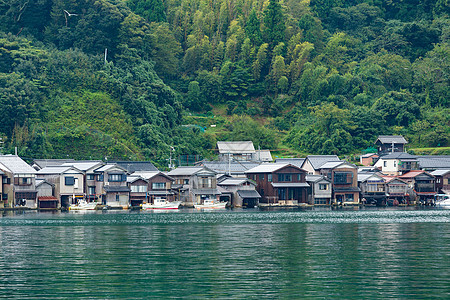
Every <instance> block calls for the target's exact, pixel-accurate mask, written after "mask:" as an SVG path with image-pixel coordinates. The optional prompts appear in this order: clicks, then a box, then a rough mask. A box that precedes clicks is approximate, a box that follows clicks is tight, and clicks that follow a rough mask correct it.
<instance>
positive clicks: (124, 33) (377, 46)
mask: <svg viewBox="0 0 450 300" xmlns="http://www.w3.org/2000/svg"><path fill="white" fill-rule="evenodd" d="M449 13H450V3H449V1H447V0H437V1H430V0H422V1H419V0H405V1H379V0H366V1H364V0H359V1H358V0H353V1H351V0H350V1H343V0H326V1H325V0H311V1H301V0H295V1H294V0H286V1H279V0H268V1H260V0H257V1H256V0H215V1H211V0H166V1H163V0H126V1H125V0H122V1H120V0H82V1H75V0H36V1H29V0H4V1H1V3H0V113H1V116H2V118H1V119H0V135H1V136H2V137H3V141H4V142H5V143H4V144H3V146H4V147H5V148H6V149H5V150H6V151H7V152H11V151H12V149H13V148H14V147H15V146H17V147H18V149H19V153H20V154H21V155H23V156H26V157H32V158H62V157H66V156H69V157H73V158H78V159H82V158H84V159H89V158H92V159H94V158H95V159H104V158H105V157H108V158H111V159H151V160H153V161H154V162H156V163H157V164H159V165H166V159H167V158H168V157H169V152H170V147H171V146H174V147H175V152H176V153H175V154H177V155H181V154H201V155H203V156H205V157H208V156H210V155H211V154H212V151H211V150H210V149H212V148H214V145H215V142H216V140H222V139H230V140H232V139H239V140H243V139H245V140H253V141H254V143H255V145H256V146H260V147H261V148H269V149H285V150H284V151H283V153H292V154H295V153H301V154H306V153H315V154H351V153H358V152H360V151H362V150H364V149H366V148H368V147H370V146H371V145H372V143H373V141H374V138H375V137H376V136H377V135H379V134H403V135H405V136H406V137H407V138H408V140H409V141H410V143H411V145H413V146H421V147H436V146H448V145H449V136H450V126H449V125H450V124H449V123H450V109H449V94H450V89H449V70H450V48H449V35H450V20H449ZM182 125H184V126H182ZM186 125H188V126H186ZM209 125H216V127H209ZM199 127H200V128H199ZM204 128H206V131H204Z"/></svg>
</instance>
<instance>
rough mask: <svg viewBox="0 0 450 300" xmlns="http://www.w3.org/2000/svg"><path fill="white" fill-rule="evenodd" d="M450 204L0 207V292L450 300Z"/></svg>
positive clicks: (79, 296)
mask: <svg viewBox="0 0 450 300" xmlns="http://www.w3.org/2000/svg"><path fill="white" fill-rule="evenodd" d="M449 222H450V210H435V209H431V210H389V209H383V210H375V209H373V210H356V211H353V210H348V211H345V210H341V211H326V210H323V211H320V210H312V211H295V210H292V211H257V210H240V211H221V212H194V211H189V210H180V211H179V212H170V213H153V212H128V211H126V212H105V213H104V212H89V213H76V212H75V213H72V212H71V213H36V212H28V213H22V214H17V213H16V214H13V213H4V215H3V217H0V251H1V252H0V298H9V299H11V298H16V299H24V298H41V299H61V298H76V299H86V298H89V299H92V298H99V299H114V298H126V299H141V298H147V299H148V298H183V299H199V298H203V299H204V298H208V299H210V298H216V299H244V298H251V299H280V298H281V299H286V298H287V299H362V298H364V299H380V298H395V299H399V298H400V299H413V298H415V299H434V298H437V299H449V298H450V257H449V253H450V225H449V224H450V223H449Z"/></svg>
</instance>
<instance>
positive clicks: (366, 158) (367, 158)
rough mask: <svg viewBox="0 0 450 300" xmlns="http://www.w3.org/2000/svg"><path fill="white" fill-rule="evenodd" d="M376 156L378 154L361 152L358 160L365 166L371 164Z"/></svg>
mask: <svg viewBox="0 0 450 300" xmlns="http://www.w3.org/2000/svg"><path fill="white" fill-rule="evenodd" d="M378 157H380V156H379V155H378V154H376V153H367V154H363V155H361V156H360V157H359V162H360V163H361V164H362V165H363V166H366V167H369V166H373V164H374V163H375V162H376V160H377V159H378Z"/></svg>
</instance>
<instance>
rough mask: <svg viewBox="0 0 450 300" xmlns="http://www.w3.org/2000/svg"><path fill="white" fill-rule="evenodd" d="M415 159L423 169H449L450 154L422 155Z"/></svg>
mask: <svg viewBox="0 0 450 300" xmlns="http://www.w3.org/2000/svg"><path fill="white" fill-rule="evenodd" d="M417 160H418V161H419V166H420V168H421V169H424V170H437V169H450V155H423V156H417Z"/></svg>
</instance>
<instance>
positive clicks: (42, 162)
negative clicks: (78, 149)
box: [33, 159, 75, 169]
mask: <svg viewBox="0 0 450 300" xmlns="http://www.w3.org/2000/svg"><path fill="white" fill-rule="evenodd" d="M67 162H75V159H35V160H33V166H37V167H38V168H39V169H43V168H45V167H49V166H60V165H62V164H64V163H67Z"/></svg>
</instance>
